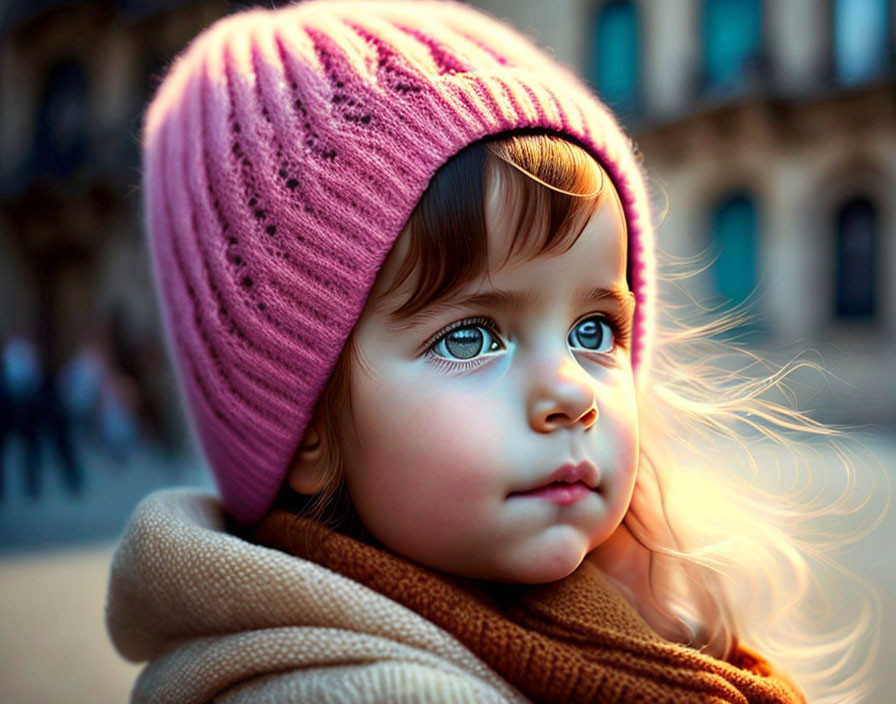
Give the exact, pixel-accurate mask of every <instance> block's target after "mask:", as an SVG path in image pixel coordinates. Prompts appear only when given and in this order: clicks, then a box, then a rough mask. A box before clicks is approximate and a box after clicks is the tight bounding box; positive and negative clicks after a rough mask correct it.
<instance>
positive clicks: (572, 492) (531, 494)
mask: <svg viewBox="0 0 896 704" xmlns="http://www.w3.org/2000/svg"><path fill="white" fill-rule="evenodd" d="M593 491H594V490H593V489H591V488H590V487H588V486H586V485H585V484H583V483H582V482H573V483H571V484H570V483H568V482H555V483H553V484H548V485H547V486H543V487H540V488H538V489H533V490H531V491H516V492H513V493H512V494H510V496H511V497H525V498H532V499H545V500H546V501H550V502H551V503H554V504H559V505H561V506H566V505H568V504H573V503H575V502H576V501H579V500H580V499H584V498H585V497H586V496H588V495H589V494H591V493H592V492H593Z"/></svg>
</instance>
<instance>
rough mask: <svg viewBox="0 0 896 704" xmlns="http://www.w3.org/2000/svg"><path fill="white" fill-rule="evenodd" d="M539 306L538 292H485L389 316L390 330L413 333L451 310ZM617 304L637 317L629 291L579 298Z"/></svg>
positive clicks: (585, 292) (585, 293) (593, 292)
mask: <svg viewBox="0 0 896 704" xmlns="http://www.w3.org/2000/svg"><path fill="white" fill-rule="evenodd" d="M537 302H538V295H537V294H536V293H535V291H532V290H527V291H499V290H492V291H484V292H481V293H473V294H470V295H467V296H460V297H456V296H455V297H448V298H445V299H442V300H440V301H436V302H435V303H433V304H431V305H428V306H426V307H425V308H424V309H422V310H421V311H419V312H417V313H415V314H413V315H411V316H401V315H397V314H396V313H390V314H389V321H390V323H389V327H391V328H394V329H395V330H413V329H415V328H418V327H420V326H421V325H424V324H425V323H426V322H427V321H429V320H432V319H433V318H436V317H438V316H440V315H442V314H443V313H444V312H446V311H449V310H455V309H457V310H463V309H468V308H474V307H487V308H497V309H499V310H502V311H505V312H510V313H512V312H516V311H520V310H523V309H525V308H526V307H529V306H532V305H534V304H536V303H537ZM607 302H610V303H614V304H615V305H617V306H618V307H619V308H620V312H621V314H622V315H623V316H624V317H629V316H631V315H633V314H634V310H635V294H634V293H632V291H630V290H629V289H628V288H627V287H624V286H613V287H610V288H605V287H602V286H595V287H593V288H588V289H582V290H580V291H579V293H578V295H577V296H576V298H575V306H576V307H582V306H586V305H589V304H595V303H607Z"/></svg>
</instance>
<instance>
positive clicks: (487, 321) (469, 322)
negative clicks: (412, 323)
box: [423, 317, 501, 350]
mask: <svg viewBox="0 0 896 704" xmlns="http://www.w3.org/2000/svg"><path fill="white" fill-rule="evenodd" d="M474 325H480V326H482V327H484V328H485V329H486V330H488V331H489V332H491V333H496V334H497V335H498V336H500V335H501V331H500V330H499V329H498V325H497V324H496V323H495V321H494V320H492V319H491V318H483V317H476V318H464V319H463V320H458V321H456V322H454V323H451V324H450V325H448V326H446V327H444V328H442V329H441V330H439V331H438V332H437V333H436V334H435V335H433V336H432V337H430V338H429V339H428V340H427V341H426V342H424V343H423V347H424V349H427V350H431V349H432V348H433V346H434V345H435V344H436V343H437V342H438V341H439V340H441V339H442V338H443V337H445V335H447V334H448V333H450V332H452V331H453V330H457V329H458V328H468V327H473V326H474Z"/></svg>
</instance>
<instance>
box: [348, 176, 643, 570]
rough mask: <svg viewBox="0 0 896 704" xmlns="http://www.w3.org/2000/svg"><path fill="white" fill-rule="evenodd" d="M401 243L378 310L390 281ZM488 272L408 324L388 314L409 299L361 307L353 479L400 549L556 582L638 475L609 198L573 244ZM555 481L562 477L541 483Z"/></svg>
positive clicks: (495, 243)
mask: <svg viewBox="0 0 896 704" xmlns="http://www.w3.org/2000/svg"><path fill="white" fill-rule="evenodd" d="M604 188H605V189H606V188H612V186H611V185H610V184H609V182H608V180H606V181H605V186H604ZM501 202H502V200H501V193H500V189H499V188H497V187H495V188H492V189H491V193H490V195H489V198H488V201H487V224H488V231H489V261H490V262H493V263H500V262H502V261H504V255H505V253H506V252H507V248H508V246H509V241H508V240H509V238H510V236H509V234H508V233H507V231H506V228H502V212H501V208H500V203H501ZM405 240H406V238H405V237H404V236H403V237H402V238H400V239H399V241H398V243H397V244H396V246H395V250H394V251H393V254H392V256H390V257H389V261H388V262H387V264H386V266H385V267H384V269H383V270H382V272H381V273H380V276H379V278H378V279H377V282H376V285H375V287H374V290H373V293H372V295H371V299H370V300H371V301H375V300H377V298H378V294H379V293H380V292H382V291H384V290H386V289H387V288H388V284H389V283H391V281H392V278H393V276H394V274H395V268H396V266H397V264H396V261H398V262H400V261H401V260H402V258H403V255H404V253H405V251H406V247H407V242H406V241H405ZM526 258H529V259H530V260H529V261H527V260H526ZM492 266H493V268H492V269H491V270H490V271H489V272H488V275H485V274H483V275H482V276H481V277H479V278H476V279H474V280H472V281H471V282H469V283H468V284H467V285H464V286H463V287H462V288H461V290H460V291H459V292H458V294H457V295H456V296H453V297H452V299H451V300H450V301H449V304H450V305H447V306H446V305H442V302H440V303H439V304H434V305H432V306H429V307H428V308H426V309H424V310H423V311H422V312H421V313H419V314H418V315H416V316H414V317H413V318H411V319H410V320H407V321H401V320H394V319H391V317H390V313H389V311H390V310H393V309H394V308H395V307H397V304H398V303H400V302H402V301H403V300H404V298H402V297H401V296H402V294H404V295H406V293H405V292H404V289H400V290H399V291H398V292H396V294H395V296H390V297H388V298H385V299H383V300H382V301H378V302H377V304H375V305H369V306H368V308H367V310H365V311H364V313H363V315H362V317H361V319H360V321H359V322H358V324H357V326H356V328H355V332H354V335H355V341H356V343H357V349H358V350H359V355H358V358H357V359H355V360H354V361H353V366H352V375H351V379H352V386H351V391H352V405H353V409H354V420H353V422H352V421H350V420H349V418H348V417H346V419H345V422H346V424H347V425H348V426H349V427H348V428H344V429H343V430H347V431H348V433H347V435H343V436H344V437H349V438H353V441H350V442H348V445H349V447H345V448H343V456H344V460H345V473H346V476H345V479H346V482H347V485H348V489H349V493H350V495H351V497H352V501H353V503H354V505H355V508H356V509H357V512H358V515H359V516H360V518H361V520H362V522H363V523H364V525H365V526H366V528H367V529H368V530H369V531H370V532H371V534H372V535H373V536H374V537H376V538H377V540H379V541H380V542H381V543H383V544H384V545H385V546H387V547H388V548H390V549H392V550H393V551H395V552H397V553H399V554H401V555H404V556H405V557H408V558H411V559H412V560H415V561H417V562H419V563H422V564H425V565H428V566H430V567H434V568H436V569H439V570H443V571H445V572H449V573H452V574H457V575H463V576H468V577H475V578H479V579H487V580H496V581H508V582H521V583H525V582H528V583H535V582H547V581H552V580H556V579H560V578H562V577H564V576H566V575H567V574H569V573H571V572H572V571H573V570H574V569H575V568H576V567H577V566H578V565H579V564H580V563H581V561H582V559H583V558H584V557H585V555H586V554H588V553H589V552H590V551H591V550H593V549H594V548H595V547H596V546H598V545H600V544H601V543H602V542H604V541H605V540H607V538H608V537H609V536H610V535H611V534H612V533H613V532H614V531H615V530H616V529H617V527H618V526H619V523H620V521H621V520H622V518H623V516H624V515H625V512H626V511H627V509H628V505H629V501H630V498H631V495H632V490H633V486H634V482H635V475H636V470H637V457H638V453H637V447H638V424H637V414H636V407H635V394H634V384H633V379H632V369H631V364H630V358H629V354H628V349H627V342H626V340H625V330H626V329H628V328H630V323H631V317H632V314H633V307H634V306H633V297H632V296H631V294H630V293H629V290H628V285H627V283H626V233H625V226H624V220H623V216H622V211H621V207H620V205H619V202H618V198H617V196H616V193H615V191H613V192H612V193H609V194H607V195H606V196H605V197H604V202H603V204H602V206H601V208H600V209H599V210H598V212H596V213H595V215H593V216H592V218H591V220H590V221H589V222H588V225H587V226H586V228H585V231H584V232H583V233H582V235H581V237H580V238H579V239H578V241H577V242H576V244H575V245H574V246H573V247H572V248H571V249H570V250H568V251H566V252H564V253H561V254H557V253H556V252H552V253H549V254H543V255H540V256H538V257H537V258H535V259H531V255H527V257H524V256H520V255H514V257H513V258H511V260H510V261H509V262H508V263H507V264H506V265H505V266H503V267H501V268H494V267H495V266H497V265H496V264H493V265H492ZM472 296H476V298H471V297H472ZM616 326H618V327H616ZM446 329H447V330H448V332H446ZM564 466H566V467H567V468H569V467H573V468H574V467H579V470H578V472H579V473H578V474H577V473H576V472H575V471H572V472H571V473H569V474H564V472H565V471H566V470H563V469H562V468H563V467H564ZM558 471H559V474H558V475H556V476H555V473H557V472H558ZM556 478H560V479H561V480H565V481H566V483H564V484H563V485H562V486H559V487H555V488H553V489H550V490H544V491H541V492H537V491H533V490H537V489H539V488H542V489H544V487H546V486H549V485H551V483H552V481H553V480H554V479H556ZM577 479H578V480H579V481H577V482H576V480H577Z"/></svg>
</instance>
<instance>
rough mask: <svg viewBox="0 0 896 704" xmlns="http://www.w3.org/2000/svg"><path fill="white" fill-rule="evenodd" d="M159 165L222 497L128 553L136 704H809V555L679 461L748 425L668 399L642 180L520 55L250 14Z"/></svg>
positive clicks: (161, 206) (480, 41) (493, 35)
mask: <svg viewBox="0 0 896 704" xmlns="http://www.w3.org/2000/svg"><path fill="white" fill-rule="evenodd" d="M143 149H144V160H145V161H144V163H145V174H144V193H145V209H146V210H145V215H146V222H147V229H148V232H149V236H150V240H151V248H152V255H153V263H154V273H155V275H156V280H157V283H158V287H159V290H160V294H161V302H162V307H163V311H164V314H165V318H164V320H165V329H166V332H167V335H168V339H169V342H170V345H171V350H172V353H173V357H174V359H175V361H176V366H177V371H178V375H179V380H180V384H181V386H182V388H183V391H184V394H185V399H186V403H187V406H188V408H189V410H190V413H191V419H192V421H193V424H194V427H195V429H196V431H197V433H198V436H199V438H200V440H201V443H202V447H203V449H204V452H205V454H206V457H207V459H208V462H209V464H210V466H211V469H212V471H213V472H214V474H215V477H216V479H217V482H218V486H219V488H220V493H221V498H220V499H217V498H214V497H211V496H206V495H202V494H198V493H196V492H190V491H168V492H160V493H158V494H155V495H153V496H151V497H148V498H147V499H146V500H144V502H143V503H142V504H141V505H140V507H138V509H137V511H136V512H135V515H134V517H133V518H132V520H131V523H130V525H129V526H128V529H127V531H126V534H125V536H124V539H123V540H122V542H121V544H120V546H119V548H118V551H117V554H116V557H115V561H114V563H113V566H112V577H111V583H110V589H109V599H108V606H107V625H108V628H109V631H110V633H111V636H112V639H113V641H114V643H115V645H116V647H117V648H118V649H119V651H120V652H121V653H122V654H123V655H124V656H125V657H127V658H129V659H131V660H133V661H136V662H141V661H148V665H147V667H146V668H145V669H144V670H143V672H142V673H141V675H140V677H139V679H138V681H137V685H136V688H135V690H134V693H133V699H134V701H154V702H155V701H160V702H161V701H172V702H173V701H177V702H194V701H195V702H204V701H209V700H212V699H214V700H215V701H226V702H258V701H277V702H282V701H313V702H326V701H340V702H344V701H351V702H368V701H369V702H374V701H376V702H393V701H395V702H398V701H401V702H418V701H419V702H423V701H439V702H441V701H450V702H524V701H550V702H566V701H570V702H573V701H574V702H585V701H589V702H645V701H647V702H697V701H700V702H704V701H705V702H800V701H805V697H804V694H803V692H802V688H806V689H808V686H807V683H808V684H810V685H811V684H812V681H811V679H807V680H806V681H805V682H803V681H802V680H801V685H802V688H801V687H798V686H797V685H796V684H794V683H793V681H792V680H791V678H790V676H785V675H783V674H782V670H781V669H777V668H780V667H781V665H780V663H786V664H788V665H793V664H794V663H797V662H798V661H799V660H803V661H812V662H816V661H813V660H812V657H820V656H830V655H831V653H834V654H840V653H845V652H848V651H849V648H850V646H849V644H848V643H847V642H846V639H845V638H844V637H840V636H838V637H837V638H828V639H827V640H825V639H824V638H816V640H815V641H813V647H814V648H815V650H814V651H813V652H812V653H811V654H798V653H794V652H791V653H787V652H786V648H787V645H788V643H808V642H809V639H808V636H806V635H805V634H804V633H796V634H794V636H793V638H792V639H791V640H790V641H788V640H787V637H786V636H784V637H782V636H780V633H779V631H780V629H781V624H782V623H785V624H789V622H788V621H786V619H785V620H782V619H783V618H784V617H782V616H781V614H780V611H781V610H782V608H783V607H785V606H787V605H792V604H793V603H794V601H793V597H794V593H796V592H798V593H799V594H798V595H800V594H802V592H803V591H805V582H806V581H807V580H806V579H805V577H806V575H807V574H808V572H807V567H806V563H805V561H804V560H803V558H802V557H801V556H800V554H799V552H798V551H797V550H796V548H795V543H794V541H791V540H789V539H788V537H787V534H786V531H784V530H782V529H778V528H777V527H776V526H775V524H774V523H773V521H772V520H771V518H770V516H771V515H772V512H763V510H764V509H763V506H762V505H761V504H762V502H754V503H750V502H749V501H748V498H744V497H749V498H750V499H752V498H753V497H754V496H755V495H754V494H749V495H748V494H747V493H746V490H745V488H744V486H742V485H741V484H740V483H737V479H736V477H734V476H729V475H733V472H726V470H725V468H724V467H719V466H715V467H712V468H711V469H712V471H708V467H707V465H706V464H705V463H704V464H702V465H700V466H699V467H696V468H695V466H694V461H693V456H685V455H684V454H681V455H678V456H676V455H675V454H674V453H673V451H672V449H670V448H675V447H676V445H675V443H674V442H673V440H674V439H675V435H676V433H677V432H678V429H679V426H678V425H676V423H677V422H679V421H680V420H681V419H680V418H677V417H674V416H677V415H685V414H689V416H690V417H699V418H701V419H702V420H704V421H705V422H706V423H707V424H708V425H712V424H716V425H717V426H718V427H719V428H720V429H722V430H724V429H725V428H727V427H728V426H726V425H725V424H724V422H723V421H722V420H720V419H721V418H723V416H724V415H725V414H726V413H727V414H729V415H730V414H731V408H732V406H731V404H730V396H729V397H726V398H725V399H724V401H723V400H721V399H720V400H719V403H718V404H716V405H714V403H713V400H712V399H711V398H708V397H707V398H704V399H699V398H698V399H695V398H685V397H684V396H676V395H675V394H674V393H672V392H671V391H670V390H669V389H670V387H669V386H663V385H661V384H660V383H659V380H663V379H668V378H669V377H670V376H674V375H675V374H680V373H683V370H686V369H687V368H686V367H685V366H684V364H683V363H678V366H676V362H674V361H670V360H669V359H668V358H667V357H664V356H662V355H661V354H660V353H659V351H658V349H657V346H656V345H655V342H654V338H655V334H656V332H657V330H658V328H657V323H656V319H657V316H658V313H657V311H658V303H657V300H656V291H657V289H656V285H655V272H654V269H655V266H654V243H653V230H652V225H651V215H650V209H649V202H648V197H647V192H646V188H645V184H644V177H643V174H642V172H641V168H640V166H639V162H638V159H637V158H636V156H635V154H634V152H633V148H632V145H631V143H630V141H629V140H628V139H627V138H626V137H625V136H624V135H623V133H622V132H621V131H620V129H619V127H618V125H617V124H616V122H615V121H614V119H613V117H612V116H611V115H610V113H609V112H608V111H607V109H606V108H605V107H604V106H603V105H602V104H601V103H600V102H599V101H598V100H597V99H596V98H595V97H594V96H593V95H592V94H591V93H589V91H588V90H587V89H586V88H585V87H584V86H583V85H582V84H581V83H580V82H578V80H577V79H576V78H575V77H574V76H572V75H571V74H570V73H569V72H568V71H567V70H566V69H564V68H562V67H560V66H558V65H557V64H556V63H555V62H553V61H552V60H551V59H550V58H549V57H547V56H546V55H545V54H543V53H542V52H540V51H539V50H537V49H536V48H535V47H534V46H533V45H532V44H531V43H530V42H529V41H528V40H527V39H525V38H523V37H521V36H520V35H518V34H517V33H516V32H514V31H513V30H511V29H509V28H508V27H507V26H505V25H504V24H502V23H499V22H497V21H496V20H494V19H491V18H489V17H488V16H486V15H483V14H481V13H480V12H478V11H476V10H474V9H472V8H470V7H467V6H464V5H460V4H455V3H450V2H400V1H399V2H377V3H373V2H342V1H338V0H330V1H322V0H314V1H311V2H305V3H300V4H297V5H293V6H288V7H284V8H281V9H276V10H269V9H254V10H250V11H244V12H240V13H238V14H235V15H233V16H231V17H229V18H226V19H224V20H221V21H219V22H218V23H216V24H215V25H214V26H212V27H211V28H209V29H208V30H206V31H205V32H203V33H202V34H201V35H200V36H199V37H198V38H197V39H195V40H194V42H193V43H192V44H191V45H190V46H189V47H188V48H187V50H186V51H185V52H184V53H183V54H182V55H181V56H180V57H179V58H178V59H177V60H176V61H175V62H174V65H173V66H172V68H171V70H170V72H169V74H168V76H167V78H166V79H165V81H164V82H163V84H162V85H161V87H160V88H159V90H158V93H157V95H156V96H155V98H154V100H153V102H152V104H151V106H150V107H149V110H148V112H147V115H146V120H145V125H144V133H143ZM701 383H702V382H701ZM704 386H705V385H702V386H701V385H695V388H697V387H699V388H703V387H704ZM729 386H730V385H729ZM710 388H711V387H710ZM751 388H752V387H751ZM707 396H709V394H708V395H707ZM754 397H755V394H753V393H745V394H744V396H743V397H742V398H741V399H739V402H740V405H739V406H737V408H736V409H735V411H736V412H742V413H743V415H748V414H749V413H751V412H755V413H756V416H757V417H758V418H759V419H765V421H767V423H768V424H770V425H771V426H774V425H775V424H777V425H779V426H790V427H803V428H809V429H811V428H812V427H813V426H812V425H811V424H810V423H809V422H808V421H805V420H804V419H802V417H801V416H800V415H799V414H798V413H796V412H789V411H787V410H786V409H783V408H780V407H778V406H774V405H773V404H771V403H763V402H761V401H758V400H756V399H755V398H754ZM726 404H727V405H726ZM720 409H721V410H720ZM735 414H736V413H735ZM751 422H756V421H751ZM757 427H759V426H757ZM695 479H696V481H695ZM682 487H684V490H682ZM676 488H677V489H678V490H677V491H676ZM763 500H764V501H766V502H768V501H771V499H769V497H763ZM738 521H742V522H743V524H745V525H746V526H747V527H746V528H745V527H744V526H743V525H741V524H740V523H738ZM781 566H783V567H786V568H787V569H786V570H785V569H780V570H778V569H777V568H779V567H781ZM776 570H777V571H776ZM769 574H772V575H774V577H773V579H772V580H770V581H771V582H774V581H775V580H780V581H781V583H780V585H779V586H780V589H775V588H773V587H772V588H770V587H769V584H767V583H766V582H767V581H768V580H767V576H768V575H769ZM801 585H802V586H801ZM784 592H786V593H784ZM769 595H772V597H773V598H771V599H770V600H768V601H766V602H765V603H762V600H763V599H764V598H765V597H767V596H769ZM785 627H786V626H785ZM863 627H864V626H861V627H860V626H856V632H859V631H860V630H861V628H863ZM776 629H777V630H776ZM769 634H773V635H769ZM774 634H778V635H777V636H775V635H774ZM849 635H850V636H852V635H854V634H849ZM754 648H756V649H758V650H759V651H762V652H766V653H769V654H772V655H774V656H775V657H774V658H773V659H774V660H775V663H776V667H773V666H771V665H770V664H769V663H768V662H767V661H766V660H765V659H764V658H763V657H762V656H760V655H759V654H758V652H757V650H754ZM798 669H799V668H795V669H794V671H796V670H798ZM825 676H826V677H828V679H829V680H830V679H831V678H832V676H836V669H834V670H830V671H828V672H827V673H825ZM848 687H849V688H851V689H849V691H848V692H847V694H849V693H850V692H854V691H856V686H855V683H851V684H849V685H848ZM835 689H836V688H834V689H832V688H830V687H828V689H827V690H824V691H823V692H822V693H824V692H827V693H830V692H833V691H835ZM819 691H822V690H820V689H819ZM836 691H837V692H838V696H841V695H843V694H844V691H846V690H845V689H844V688H843V687H841V688H840V689H839V690H836ZM840 700H841V701H844V700H845V699H840Z"/></svg>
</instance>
